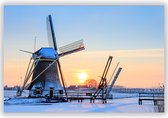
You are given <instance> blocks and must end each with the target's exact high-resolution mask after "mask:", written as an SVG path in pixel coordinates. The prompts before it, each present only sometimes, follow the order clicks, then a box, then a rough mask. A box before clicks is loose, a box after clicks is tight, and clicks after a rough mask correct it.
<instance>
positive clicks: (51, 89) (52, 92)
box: [50, 88, 54, 98]
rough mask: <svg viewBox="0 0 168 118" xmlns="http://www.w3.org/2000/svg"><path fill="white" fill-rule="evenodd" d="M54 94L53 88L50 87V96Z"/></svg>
mask: <svg viewBox="0 0 168 118" xmlns="http://www.w3.org/2000/svg"><path fill="white" fill-rule="evenodd" d="M53 96H54V88H50V98H52V97H53Z"/></svg>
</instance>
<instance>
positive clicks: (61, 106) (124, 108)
mask: <svg viewBox="0 0 168 118" xmlns="http://www.w3.org/2000/svg"><path fill="white" fill-rule="evenodd" d="M11 93H14V91H13V92H11V91H5V93H4V96H5V99H6V98H7V97H10V95H14V94H11ZM117 96H118V97H117ZM124 96H125V98H124ZM114 98H117V99H113V100H108V101H107V104H102V102H101V100H96V101H95V103H90V102H89V100H84V101H83V102H82V103H78V101H72V102H63V103H41V99H15V98H11V99H10V100H8V101H5V102H4V111H5V112H155V110H154V105H153V102H152V101H146V102H143V104H142V105H138V97H137V94H126V93H124V94H122V93H115V94H114ZM32 101H33V102H32Z"/></svg>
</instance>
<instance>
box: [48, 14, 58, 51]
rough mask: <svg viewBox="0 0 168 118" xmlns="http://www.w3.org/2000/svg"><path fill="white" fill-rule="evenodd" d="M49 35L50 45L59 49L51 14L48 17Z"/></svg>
mask: <svg viewBox="0 0 168 118" xmlns="http://www.w3.org/2000/svg"><path fill="white" fill-rule="evenodd" d="M46 21H47V36H48V43H49V46H50V47H52V48H54V49H55V50H57V44H56V37H55V33H54V27H53V22H52V18H51V15H49V16H48V17H47V20H46Z"/></svg>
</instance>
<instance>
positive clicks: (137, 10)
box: [3, 6, 164, 87]
mask: <svg viewBox="0 0 168 118" xmlns="http://www.w3.org/2000/svg"><path fill="white" fill-rule="evenodd" d="M49 14H51V15H52V18H53V24H54V29H55V34H56V38H57V44H58V47H60V46H63V45H66V44H68V43H71V42H74V41H77V40H80V39H83V40H84V44H85V48H86V49H85V51H82V52H81V53H75V54H71V55H69V56H65V57H63V58H61V60H60V61H61V64H62V68H63V71H64V72H63V73H64V77H65V78H66V81H67V82H68V81H71V82H72V83H69V84H74V83H75V82H77V81H76V79H77V78H76V74H77V73H79V72H80V71H86V72H87V73H88V76H89V77H90V78H94V79H97V76H99V75H100V74H101V73H102V71H103V70H102V69H104V68H102V67H104V63H105V62H106V61H107V57H108V56H109V55H112V56H114V58H115V59H114V62H116V61H120V62H121V67H123V72H122V74H121V77H120V80H121V81H120V80H119V83H118V85H123V86H126V85H128V87H137V86H138V87H153V86H158V83H163V82H164V62H163V59H164V58H163V57H164V6H5V7H4V40H3V41H4V65H5V66H4V78H5V80H4V83H5V84H8V85H16V84H21V82H20V78H22V79H23V77H24V75H25V71H26V69H27V64H28V60H29V58H30V57H31V55H30V54H26V53H22V52H20V51H19V50H20V49H23V50H28V51H33V50H34V38H35V37H37V42H36V44H37V46H36V50H37V49H39V48H41V47H48V46H49V45H48V40H47V30H46V17H47V15H49ZM151 50H152V51H151ZM93 61H94V63H93ZM116 63H117V62H116ZM65 68H66V69H65ZM111 72H112V71H111ZM9 73H10V74H9ZM135 78H136V79H135ZM150 79H152V81H151V80H150ZM22 81H23V80H22ZM144 82H145V83H144ZM125 83H128V84H125ZM129 85H130V86H129Z"/></svg>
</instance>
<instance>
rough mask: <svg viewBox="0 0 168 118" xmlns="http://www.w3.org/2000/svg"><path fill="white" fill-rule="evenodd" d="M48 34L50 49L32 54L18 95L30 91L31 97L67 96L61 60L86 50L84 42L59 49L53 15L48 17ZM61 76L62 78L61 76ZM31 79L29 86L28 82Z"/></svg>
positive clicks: (45, 48)
mask: <svg viewBox="0 0 168 118" xmlns="http://www.w3.org/2000/svg"><path fill="white" fill-rule="evenodd" d="M47 34H48V42H49V47H42V48H40V49H39V50H37V51H35V52H34V53H32V52H28V51H24V52H28V53H31V54H32V57H31V58H30V61H29V64H28V68H27V71H26V75H25V79H24V83H23V86H22V88H21V89H20V91H19V92H18V95H21V94H22V91H23V90H24V89H28V90H29V91H30V96H33V97H34V96H36V97H37V96H45V95H49V96H50V97H53V96H57V97H60V96H62V95H63V94H64V95H65V96H67V93H66V89H65V83H64V78H63V73H62V69H61V64H60V61H59V58H60V57H62V56H65V55H68V54H72V53H74V52H78V51H81V50H84V49H85V48H84V43H83V41H82V40H79V41H76V42H73V43H71V44H68V45H65V46H63V47H60V48H59V53H58V48H57V43H56V37H55V33H54V27H53V22H52V18H51V15H49V16H48V17H47ZM59 75H60V76H59ZM31 77H32V79H31V82H30V83H29V84H27V83H28V80H29V79H30V78H31Z"/></svg>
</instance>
